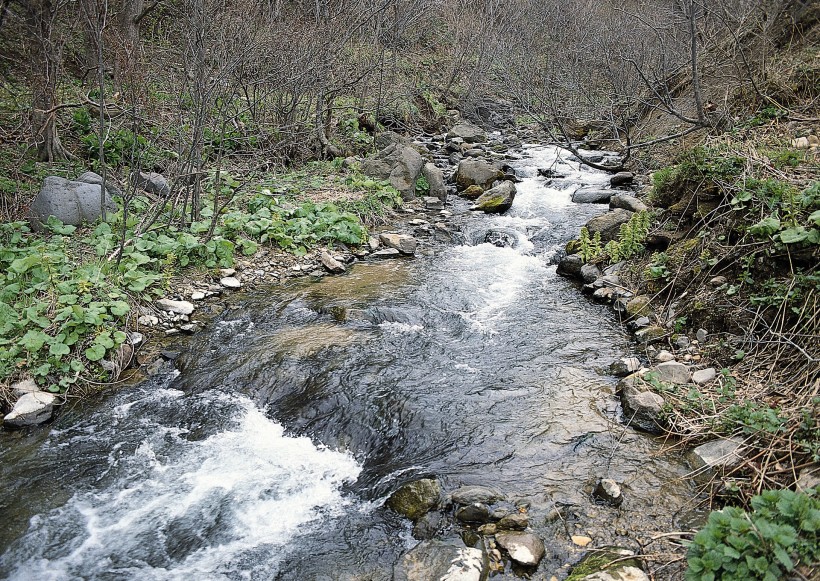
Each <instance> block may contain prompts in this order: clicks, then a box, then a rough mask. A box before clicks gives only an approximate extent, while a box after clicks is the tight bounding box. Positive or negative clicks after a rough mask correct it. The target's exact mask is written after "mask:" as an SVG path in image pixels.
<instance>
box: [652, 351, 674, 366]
mask: <svg viewBox="0 0 820 581" xmlns="http://www.w3.org/2000/svg"><path fill="white" fill-rule="evenodd" d="M674 360H675V356H674V355H672V354H671V353H670V352H669V351H667V350H666V349H664V350H662V351H659V352H658V354H657V355H655V361H659V362H661V363H665V362H667V361H674Z"/></svg>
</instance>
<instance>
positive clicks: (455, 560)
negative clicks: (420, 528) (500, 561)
mask: <svg viewBox="0 0 820 581" xmlns="http://www.w3.org/2000/svg"><path fill="white" fill-rule="evenodd" d="M487 573H488V563H487V559H486V558H485V556H484V552H483V551H481V550H480V549H471V548H467V547H463V546H458V545H454V544H450V543H444V542H442V541H423V542H421V543H419V544H418V545H416V546H415V547H414V548H413V549H412V550H411V551H410V552H409V553H407V554H406V555H404V556H403V557H402V558H401V560H400V561H399V563H398V564H397V565H396V566H395V568H394V569H393V581H482V580H483V579H485V578H486V575H487Z"/></svg>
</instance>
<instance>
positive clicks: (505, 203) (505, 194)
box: [470, 181, 516, 214]
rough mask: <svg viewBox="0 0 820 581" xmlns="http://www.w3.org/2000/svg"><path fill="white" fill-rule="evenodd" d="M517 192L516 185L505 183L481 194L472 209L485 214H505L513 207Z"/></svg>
mask: <svg viewBox="0 0 820 581" xmlns="http://www.w3.org/2000/svg"><path fill="white" fill-rule="evenodd" d="M515 191H516V190H515V184H514V183H512V182H509V181H503V182H501V183H500V184H498V185H497V186H495V187H494V188H490V189H489V190H487V191H486V192H484V193H483V194H481V195H480V196H479V197H478V199H477V200H476V201H475V205H473V206H472V207H471V208H470V209H471V210H480V211H482V212H484V213H485V214H503V213H504V212H506V211H507V210H509V209H510V208H511V207H512V204H513V200H515Z"/></svg>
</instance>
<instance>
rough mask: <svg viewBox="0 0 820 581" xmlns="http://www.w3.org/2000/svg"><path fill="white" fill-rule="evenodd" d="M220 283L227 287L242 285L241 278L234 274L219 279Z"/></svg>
mask: <svg viewBox="0 0 820 581" xmlns="http://www.w3.org/2000/svg"><path fill="white" fill-rule="evenodd" d="M219 284H221V285H222V286H224V287H225V288H240V287H241V286H242V283H241V282H239V279H238V278H236V277H233V276H226V277H225V278H223V279H221V280H220V281H219Z"/></svg>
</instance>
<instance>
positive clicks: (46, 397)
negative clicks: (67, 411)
mask: <svg viewBox="0 0 820 581" xmlns="http://www.w3.org/2000/svg"><path fill="white" fill-rule="evenodd" d="M56 400H57V396H56V395H54V394H53V393H47V392H44V391H37V392H32V393H26V394H24V395H22V396H20V398H19V399H18V400H17V402H16V403H15V404H14V407H13V408H12V409H11V411H10V412H9V413H8V414H7V415H6V417H5V418H3V424H4V425H9V426H14V427H16V428H22V427H24V426H36V425H37V424H42V423H43V422H47V421H48V420H50V419H51V415H52V414H53V413H54V403H55V402H56Z"/></svg>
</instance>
